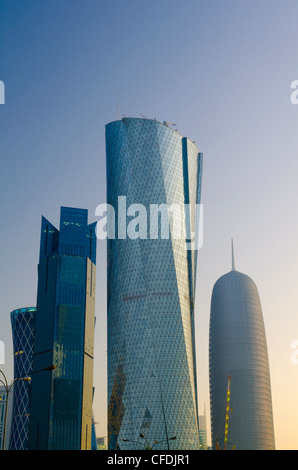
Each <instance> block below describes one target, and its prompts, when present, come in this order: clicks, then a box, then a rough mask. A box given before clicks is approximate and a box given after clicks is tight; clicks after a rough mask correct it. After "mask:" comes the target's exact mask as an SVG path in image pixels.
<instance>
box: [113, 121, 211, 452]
mask: <svg viewBox="0 0 298 470" xmlns="http://www.w3.org/2000/svg"><path fill="white" fill-rule="evenodd" d="M106 155H107V202H108V204H110V205H111V206H112V207H113V208H114V209H115V214H116V215H117V221H116V225H115V238H114V239H113V238H112V237H111V238H109V239H108V247H107V253H108V255H107V256H108V435H109V448H110V449H128V450H129V449H143V446H142V442H141V441H142V439H141V438H140V437H139V434H140V433H142V434H144V435H145V437H146V439H147V440H148V442H150V441H151V442H153V441H155V440H159V441H160V444H158V445H155V448H156V449H169V448H171V449H198V448H199V431H198V403H197V387H196V361H195V334H194V300H195V299H194V297H195V282H196V265H197V251H196V250H187V249H186V239H187V237H188V229H189V228H190V229H191V230H192V231H196V229H197V227H198V219H197V213H196V211H195V207H196V204H199V203H200V194H201V178H202V154H201V153H199V152H198V149H197V147H196V146H195V145H194V143H193V142H191V141H190V140H188V139H187V138H184V137H182V136H181V135H180V134H179V133H178V132H175V131H174V130H173V129H171V128H170V127H168V126H167V125H166V124H165V123H164V124H162V123H160V122H158V121H156V120H147V119H137V118H124V119H122V120H121V121H115V122H112V123H110V124H108V125H107V126H106ZM120 196H125V197H126V206H127V208H130V209H133V208H134V206H132V205H133V204H141V205H142V206H143V207H145V209H146V212H147V214H149V213H150V210H151V206H152V205H161V204H166V205H167V206H166V207H167V208H169V207H171V206H172V205H174V204H176V205H178V206H179V207H180V208H182V210H183V213H182V222H181V223H182V236H181V237H180V238H178V237H176V236H173V234H174V232H173V226H171V230H170V236H169V237H166V236H164V237H163V235H164V233H163V235H162V224H161V221H160V220H159V224H158V229H159V236H158V238H157V239H154V238H153V237H151V236H150V234H149V232H150V228H152V224H151V226H150V227H149V215H148V226H147V229H146V234H147V237H146V234H145V233H144V231H141V230H140V233H139V236H138V235H137V236H135V237H134V238H133V237H123V233H122V228H123V224H124V226H125V227H126V228H127V230H128V225H129V223H130V222H131V217H127V219H126V220H125V218H126V215H125V214H123V213H122V211H121V210H120V209H121V208H120V202H119V201H120V200H119V197H120ZM121 204H122V203H121ZM185 204H190V205H191V206H190V210H189V213H188V214H186V213H185V211H184V205H185ZM186 207H188V206H186ZM128 213H131V212H130V211H128ZM167 213H168V217H169V219H170V214H169V212H168V211H167ZM187 215H188V217H187ZM119 224H120V225H119ZM119 227H122V228H121V233H120V229H119ZM173 436H176V437H177V439H176V440H171V441H167V439H168V438H170V437H173ZM124 440H126V441H128V442H125V441H124ZM133 441H135V442H133ZM161 441H163V442H161ZM138 442H140V444H138Z"/></svg>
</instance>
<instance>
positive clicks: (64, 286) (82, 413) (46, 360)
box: [29, 207, 96, 450]
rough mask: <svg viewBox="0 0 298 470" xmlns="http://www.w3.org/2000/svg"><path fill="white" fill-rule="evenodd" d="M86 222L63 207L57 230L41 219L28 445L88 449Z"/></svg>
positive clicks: (90, 285) (90, 251)
mask: <svg viewBox="0 0 298 470" xmlns="http://www.w3.org/2000/svg"><path fill="white" fill-rule="evenodd" d="M87 219H88V212H87V210H84V209H74V208H67V207H62V208H61V214H60V231H58V230H57V229H56V228H55V227H54V226H53V225H52V224H51V223H50V222H48V220H46V219H45V218H44V217H42V223H41V241H40V257H39V265H38V292H37V316H36V326H35V346H34V356H33V369H34V373H33V375H32V389H31V407H30V428H29V449H49V450H52V449H55V450H60V449H62V450H78V449H82V450H83V449H90V448H91V431H92V398H93V352H94V322H95V317H94V315H95V274H96V268H95V263H96V237H95V223H94V224H91V225H88V221H87ZM52 364H53V365H55V366H56V369H55V370H53V371H48V370H47V371H44V370H42V369H44V368H46V367H48V366H50V365H52ZM38 371H39V372H38Z"/></svg>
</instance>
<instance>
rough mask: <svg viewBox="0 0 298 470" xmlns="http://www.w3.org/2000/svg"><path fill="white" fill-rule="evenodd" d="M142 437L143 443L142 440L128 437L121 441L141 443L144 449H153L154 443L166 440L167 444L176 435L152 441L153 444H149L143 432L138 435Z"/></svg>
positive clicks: (174, 438) (175, 437)
mask: <svg viewBox="0 0 298 470" xmlns="http://www.w3.org/2000/svg"><path fill="white" fill-rule="evenodd" d="M139 436H140V437H141V438H142V439H144V440H145V442H146V443H145V444H144V443H143V442H138V441H132V440H130V439H122V441H124V442H134V443H135V444H142V445H143V446H144V449H145V450H153V447H154V446H155V445H156V444H160V443H161V442H167V443H168V444H169V442H168V441H174V440H176V439H177V436H174V437H169V438H167V439H163V440H162V441H157V440H156V441H154V442H153V444H151V445H150V443H149V442H148V441H147V439H146V437H145V434H140V435H139Z"/></svg>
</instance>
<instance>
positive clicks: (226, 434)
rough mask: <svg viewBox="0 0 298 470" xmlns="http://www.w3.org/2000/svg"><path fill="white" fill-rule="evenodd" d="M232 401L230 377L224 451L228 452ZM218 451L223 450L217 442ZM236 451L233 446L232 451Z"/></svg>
mask: <svg viewBox="0 0 298 470" xmlns="http://www.w3.org/2000/svg"><path fill="white" fill-rule="evenodd" d="M230 401H231V376H230V375H229V377H228V387H227V401H226V418H225V436H224V450H227V448H228V435H229V421H230V411H231V406H230ZM216 449H217V450H221V448H220V447H219V444H218V441H216ZM234 449H235V446H233V448H232V450H234Z"/></svg>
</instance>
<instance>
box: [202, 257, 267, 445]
mask: <svg viewBox="0 0 298 470" xmlns="http://www.w3.org/2000/svg"><path fill="white" fill-rule="evenodd" d="M209 342H210V344H209V372H210V402H211V403H210V404H211V429H212V445H213V449H216V448H218V447H219V448H221V449H223V448H225V447H226V448H227V449H232V448H233V447H235V448H236V450H274V448H275V440H274V425H273V411H272V399H271V384H270V371H269V359H268V352H267V343H266V334H265V327H264V321H263V314H262V309H261V303H260V298H259V294H258V290H257V287H256V285H255V283H254V282H253V280H252V279H251V278H250V277H248V276H247V275H245V274H242V273H240V272H238V271H236V269H235V266H234V262H233V268H232V271H231V272H229V273H227V274H225V275H224V276H222V277H220V278H219V279H218V281H217V282H216V283H215V285H214V288H213V292H212V301H211V316H210V338H209ZM229 377H230V402H229V403H230V404H229V410H228V411H227V412H226V405H227V395H228V392H227V390H228V380H229ZM226 416H227V418H228V419H227V421H226ZM226 423H228V429H227V435H226V437H225V425H226ZM225 441H226V443H225Z"/></svg>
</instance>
